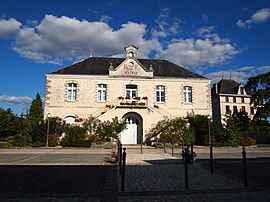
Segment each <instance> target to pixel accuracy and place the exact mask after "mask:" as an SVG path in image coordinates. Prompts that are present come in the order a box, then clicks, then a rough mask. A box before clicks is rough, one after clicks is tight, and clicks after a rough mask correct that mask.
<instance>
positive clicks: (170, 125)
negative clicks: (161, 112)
mask: <svg viewBox="0 0 270 202" xmlns="http://www.w3.org/2000/svg"><path fill="white" fill-rule="evenodd" d="M156 128H157V129H158V130H159V131H160V141H161V142H169V143H171V144H180V143H181V142H184V144H185V145H190V144H192V143H193V142H194V133H193V131H192V130H189V129H188V128H187V122H186V121H185V120H184V119H182V118H175V119H171V120H163V121H161V122H158V124H157V126H156Z"/></svg>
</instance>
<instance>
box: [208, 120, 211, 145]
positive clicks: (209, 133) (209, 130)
mask: <svg viewBox="0 0 270 202" xmlns="http://www.w3.org/2000/svg"><path fill="white" fill-rule="evenodd" d="M210 124H211V116H210V115H209V116H208V138H209V146H210V145H211V125H210Z"/></svg>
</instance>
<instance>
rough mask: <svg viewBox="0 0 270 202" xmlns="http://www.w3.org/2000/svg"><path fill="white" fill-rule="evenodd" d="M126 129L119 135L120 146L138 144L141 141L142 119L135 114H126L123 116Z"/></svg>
mask: <svg viewBox="0 0 270 202" xmlns="http://www.w3.org/2000/svg"><path fill="white" fill-rule="evenodd" d="M123 119H124V120H125V122H126V124H127V125H126V129H125V130H124V131H123V132H122V134H121V142H122V144H140V143H141V142H142V141H143V119H142V116H141V115H140V114H138V113H136V112H128V113H126V114H125V115H124V116H123Z"/></svg>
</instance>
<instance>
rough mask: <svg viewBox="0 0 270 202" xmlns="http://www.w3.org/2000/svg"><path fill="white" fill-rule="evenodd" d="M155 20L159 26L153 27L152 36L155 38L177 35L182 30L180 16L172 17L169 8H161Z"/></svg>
mask: <svg viewBox="0 0 270 202" xmlns="http://www.w3.org/2000/svg"><path fill="white" fill-rule="evenodd" d="M155 22H156V24H157V26H158V28H153V29H152V31H151V33H152V36H153V37H155V38H157V37H161V38H162V37H167V36H168V35H176V34H178V33H179V32H180V20H179V19H178V18H171V17H170V10H169V9H168V8H164V9H162V10H161V12H160V14H159V15H158V17H157V19H156V20H155Z"/></svg>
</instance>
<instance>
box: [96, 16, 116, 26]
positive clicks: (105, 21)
mask: <svg viewBox="0 0 270 202" xmlns="http://www.w3.org/2000/svg"><path fill="white" fill-rule="evenodd" d="M112 19H113V18H112V17H111V16H108V15H102V16H101V17H100V20H99V21H100V22H104V23H106V24H108V23H109V21H110V20H112Z"/></svg>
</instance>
